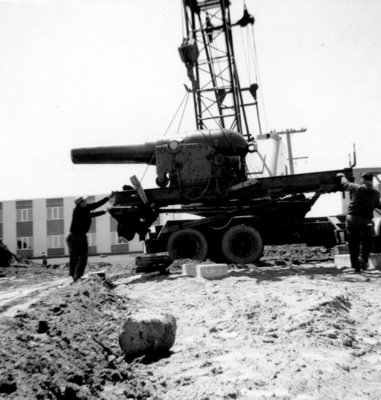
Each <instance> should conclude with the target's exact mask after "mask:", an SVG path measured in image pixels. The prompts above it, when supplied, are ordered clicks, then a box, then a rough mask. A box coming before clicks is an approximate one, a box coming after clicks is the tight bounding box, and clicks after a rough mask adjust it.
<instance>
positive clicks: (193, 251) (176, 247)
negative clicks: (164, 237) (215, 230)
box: [167, 228, 208, 261]
mask: <svg viewBox="0 0 381 400" xmlns="http://www.w3.org/2000/svg"><path fill="white" fill-rule="evenodd" d="M167 251H168V253H169V257H170V258H171V259H172V260H178V259H186V258H190V259H193V260H200V261H203V260H205V258H206V255H207V254H208V243H207V241H206V239H205V236H204V235H203V234H202V233H201V232H199V231H197V230H196V229H191V228H189V229H182V230H180V231H177V232H173V233H172V234H171V236H170V237H169V239H168V243H167Z"/></svg>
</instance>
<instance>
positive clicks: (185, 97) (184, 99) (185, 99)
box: [140, 92, 189, 181]
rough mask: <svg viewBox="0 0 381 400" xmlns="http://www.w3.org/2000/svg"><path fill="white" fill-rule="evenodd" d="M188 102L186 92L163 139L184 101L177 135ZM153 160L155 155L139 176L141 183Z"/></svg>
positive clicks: (165, 134)
mask: <svg viewBox="0 0 381 400" xmlns="http://www.w3.org/2000/svg"><path fill="white" fill-rule="evenodd" d="M188 100H189V93H188V92H186V93H185V95H184V97H183V99H182V100H181V102H180V104H179V106H178V107H177V110H176V111H175V113H174V115H173V117H172V119H171V121H170V123H169V125H168V127H167V129H166V130H165V132H164V135H163V138H164V137H166V136H167V134H168V132H169V129H170V128H171V126H172V124H173V121H174V120H175V118H176V116H177V114H178V113H179V111H180V109H181V107H182V105H183V104H184V101H185V105H184V109H183V112H182V114H181V118H180V122H179V126H178V131H177V133H178V132H179V129H180V126H181V123H182V120H183V118H184V113H185V108H186V105H187V103H188ZM154 158H155V155H154V154H153V155H152V157H151V160H150V162H149V163H148V164H147V166H146V168H145V170H144V172H143V174H142V176H141V179H140V180H141V181H142V180H143V179H144V177H145V175H146V173H147V171H148V168H149V166H150V165H151V163H152V161H153V159H154Z"/></svg>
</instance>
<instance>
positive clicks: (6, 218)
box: [0, 195, 144, 258]
mask: <svg viewBox="0 0 381 400" xmlns="http://www.w3.org/2000/svg"><path fill="white" fill-rule="evenodd" d="M105 196H106V195H95V196H89V198H88V201H89V202H93V201H98V200H100V199H102V198H104V197H105ZM74 199H75V197H58V198H47V199H29V200H10V201H0V238H2V240H3V242H4V244H6V245H7V246H8V248H9V250H10V251H12V252H13V253H15V254H17V255H19V256H21V257H24V258H34V257H41V255H42V253H43V252H44V253H46V254H47V256H48V257H60V256H67V255H68V254H69V250H68V247H67V244H66V236H67V235H68V233H69V230H70V224H71V219H72V213H73V209H74V207H75V204H74ZM106 207H107V204H106V205H104V206H103V207H100V208H99V209H97V211H99V210H104V209H105V208H106ZM87 237H88V243H89V255H95V254H121V253H139V252H142V251H143V249H144V244H143V242H141V241H139V238H138V235H136V236H135V238H134V239H133V240H132V241H129V242H125V241H123V240H122V239H120V238H119V237H118V233H117V222H116V221H115V219H114V218H112V217H111V215H109V214H108V213H107V214H105V215H102V216H99V217H96V218H93V219H92V223H91V226H90V229H89V233H88V235H87Z"/></svg>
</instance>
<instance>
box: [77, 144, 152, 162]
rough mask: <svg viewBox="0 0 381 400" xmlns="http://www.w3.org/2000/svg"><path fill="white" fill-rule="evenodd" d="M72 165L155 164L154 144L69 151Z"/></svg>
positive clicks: (84, 148) (85, 148)
mask: <svg viewBox="0 0 381 400" xmlns="http://www.w3.org/2000/svg"><path fill="white" fill-rule="evenodd" d="M71 160H72V161H73V163H74V164H140V163H143V164H155V144H154V143H145V144H136V145H130V146H104V147H83V148H80V149H73V150H72V151H71Z"/></svg>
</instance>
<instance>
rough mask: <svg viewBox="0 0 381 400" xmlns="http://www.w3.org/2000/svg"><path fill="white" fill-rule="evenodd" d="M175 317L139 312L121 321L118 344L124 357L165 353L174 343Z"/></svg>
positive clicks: (153, 356)
mask: <svg viewBox="0 0 381 400" xmlns="http://www.w3.org/2000/svg"><path fill="white" fill-rule="evenodd" d="M175 338H176V319H175V317H174V316H173V315H170V314H160V313H153V312H140V313H137V314H133V315H131V316H129V317H128V318H127V320H126V321H125V322H124V323H123V325H122V328H121V332H120V334H119V345H120V347H121V349H122V350H123V352H124V354H125V356H126V358H128V359H134V358H137V357H141V356H146V357H149V358H155V357H159V356H160V355H163V354H167V353H168V352H169V349H170V348H171V347H172V346H173V344H174V343H175Z"/></svg>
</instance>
